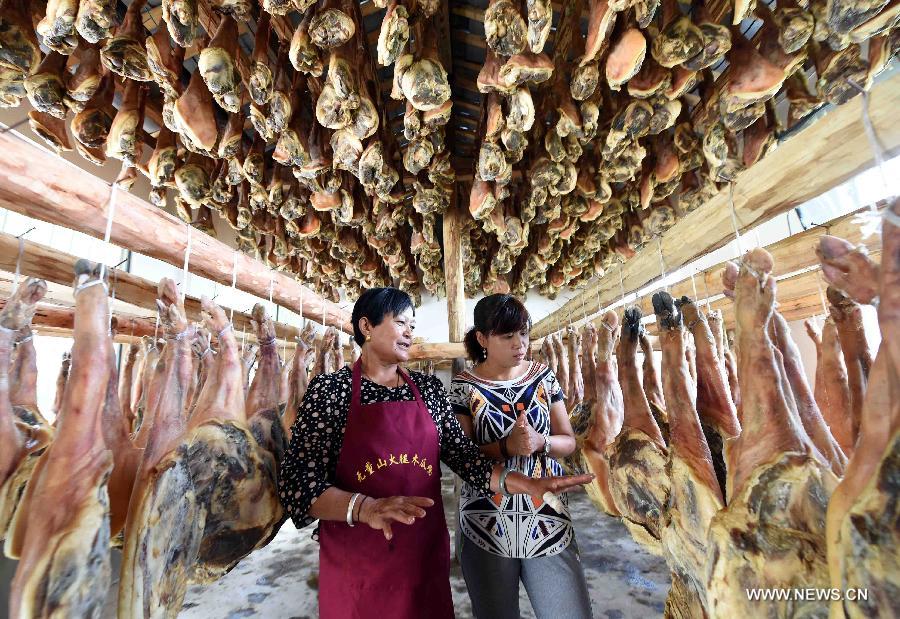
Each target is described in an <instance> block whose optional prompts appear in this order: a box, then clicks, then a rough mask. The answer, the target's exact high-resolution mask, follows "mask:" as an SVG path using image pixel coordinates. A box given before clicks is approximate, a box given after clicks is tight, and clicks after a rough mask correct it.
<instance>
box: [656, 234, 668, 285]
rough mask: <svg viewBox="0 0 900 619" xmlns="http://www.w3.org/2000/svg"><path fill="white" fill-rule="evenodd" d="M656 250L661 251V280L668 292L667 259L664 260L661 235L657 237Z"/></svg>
mask: <svg viewBox="0 0 900 619" xmlns="http://www.w3.org/2000/svg"><path fill="white" fill-rule="evenodd" d="M656 250H657V251H658V252H659V282H660V284H662V285H663V288H664V289H665V291H666V292H668V291H669V286H668V284H667V283H666V261H665V260H663V252H662V241H661V240H659V237H656Z"/></svg>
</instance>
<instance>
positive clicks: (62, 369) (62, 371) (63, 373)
mask: <svg viewBox="0 0 900 619" xmlns="http://www.w3.org/2000/svg"><path fill="white" fill-rule="evenodd" d="M71 365H72V353H70V352H69V351H66V352H64V353H63V358H62V363H60V364H59V374H58V375H57V376H56V397H54V398H53V416H54V417H56V416H58V415H59V411H60V409H61V408H62V399H63V394H64V393H65V391H66V382H67V381H68V380H69V366H71Z"/></svg>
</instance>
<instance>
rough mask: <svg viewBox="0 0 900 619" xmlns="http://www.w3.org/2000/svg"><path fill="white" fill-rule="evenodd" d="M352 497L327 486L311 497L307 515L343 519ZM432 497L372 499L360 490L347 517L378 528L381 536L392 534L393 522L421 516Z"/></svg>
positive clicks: (322, 518) (336, 519) (388, 537)
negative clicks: (321, 491) (381, 533)
mask: <svg viewBox="0 0 900 619" xmlns="http://www.w3.org/2000/svg"><path fill="white" fill-rule="evenodd" d="M352 498H353V493H352V492H347V491H346V490H341V489H340V488H335V487H334V486H331V487H330V488H328V489H327V490H326V491H325V492H323V493H322V494H321V495H319V497H318V498H317V499H315V500H314V502H313V504H312V506H311V507H310V508H309V515H310V516H312V517H313V518H318V519H319V520H334V521H338V522H346V521H347V510H348V509H349V507H350V501H351V499H352ZM432 505H434V501H432V500H431V499H428V498H425V497H420V496H394V497H387V498H383V499H374V498H372V497H370V496H366V495H364V494H360V495H359V497H358V498H357V499H356V502H355V503H354V504H353V513H352V514H351V515H350V519H351V520H352V521H353V522H362V523H364V524H367V525H369V526H370V527H372V528H373V529H380V530H381V531H383V532H384V537H385V538H386V539H388V540H390V539H391V538H392V537H393V535H394V534H393V531H392V530H391V525H392V524H393V523H394V522H399V523H402V524H412V523H413V522H415V519H416V518H424V517H425V510H424V509H423V508H425V507H431V506H432Z"/></svg>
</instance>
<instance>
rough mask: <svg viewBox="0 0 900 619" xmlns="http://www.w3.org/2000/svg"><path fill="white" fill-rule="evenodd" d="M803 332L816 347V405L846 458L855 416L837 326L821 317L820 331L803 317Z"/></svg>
mask: <svg viewBox="0 0 900 619" xmlns="http://www.w3.org/2000/svg"><path fill="white" fill-rule="evenodd" d="M806 332H807V333H808V334H809V337H810V339H811V340H812V341H813V344H814V345H815V347H816V380H815V388H814V394H815V398H816V404H818V406H819V410H821V411H822V415H823V416H824V417H825V421H826V423H827V424H828V427H829V429H830V430H831V433H832V435H833V436H834V438H835V440H836V441H837V442H838V444H839V445H840V446H841V449H842V450H843V452H844V453H845V454H846V455H847V457H848V458H850V457H852V456H853V451H854V449H855V446H856V437H857V435H858V434H859V419H858V418H856V419H854V417H853V410H852V405H851V399H850V383H849V382H848V380H847V366H846V365H844V358H843V356H842V355H841V343H840V340H839V339H838V334H837V327H835V325H834V320H833V319H831V318H830V317H829V318H827V319H826V320H825V323H824V324H823V325H822V328H821V330H820V329H819V328H818V327H817V326H816V324H815V322H814V321H813V320H807V321H806Z"/></svg>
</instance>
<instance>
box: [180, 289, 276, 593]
mask: <svg viewBox="0 0 900 619" xmlns="http://www.w3.org/2000/svg"><path fill="white" fill-rule="evenodd" d="M202 307H203V311H204V322H205V324H206V327H207V328H208V329H209V330H210V332H211V333H214V334H216V337H217V339H218V342H219V352H218V354H217V355H216V362H215V367H214V368H213V370H212V372H211V373H210V376H209V378H208V379H207V381H206V384H205V385H204V386H203V390H202V392H201V393H200V397H199V399H198V401H197V406H196V407H195V409H194V414H193V416H192V417H191V419H190V425H189V427H188V434H187V436H186V437H185V439H184V442H183V445H184V446H185V447H186V449H187V454H188V461H189V463H190V472H191V479H192V480H193V482H194V486H195V489H196V492H197V500H198V503H199V504H200V506H201V507H202V508H204V509H205V510H206V522H205V526H204V529H203V536H202V542H201V544H200V550H199V554H198V557H197V564H196V566H195V568H194V571H193V574H192V576H191V578H192V580H193V581H194V582H199V583H208V582H212V581H214V580H216V579H218V578H219V577H221V576H222V575H224V574H225V573H227V572H228V571H229V570H231V568H233V567H234V566H235V565H236V564H237V563H238V561H240V560H241V559H243V558H244V557H245V556H247V555H248V554H249V553H250V552H252V551H253V550H254V549H256V548H258V547H261V546H262V545H264V544H265V543H266V542H268V540H269V539H270V538H271V534H272V531H273V529H274V528H276V527H277V526H278V524H279V523H280V522H281V519H282V514H283V510H282V507H281V504H280V503H279V501H278V495H277V490H276V486H275V482H274V479H273V477H272V475H271V473H270V469H269V466H268V465H267V462H266V460H267V458H268V457H269V456H270V454H269V453H268V452H267V451H266V450H265V449H264V448H262V447H260V445H259V444H258V443H257V442H256V439H254V438H253V435H252V434H251V433H250V429H249V428H248V425H247V414H246V412H245V399H244V393H243V383H242V369H241V359H240V357H239V355H238V347H237V342H236V340H235V337H234V330H233V329H232V327H231V324H230V323H229V322H228V319H227V318H226V316H225V312H223V311H222V309H221V308H220V307H218V306H217V305H215V304H213V303H212V302H211V301H210V300H209V299H207V298H205V297H204V298H203V299H202ZM272 378H273V381H274V383H275V385H276V387H277V384H278V381H277V376H276V377H272ZM273 391H274V393H275V394H276V399H277V389H275V390H273ZM275 406H276V407H277V402H276V403H275Z"/></svg>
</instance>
